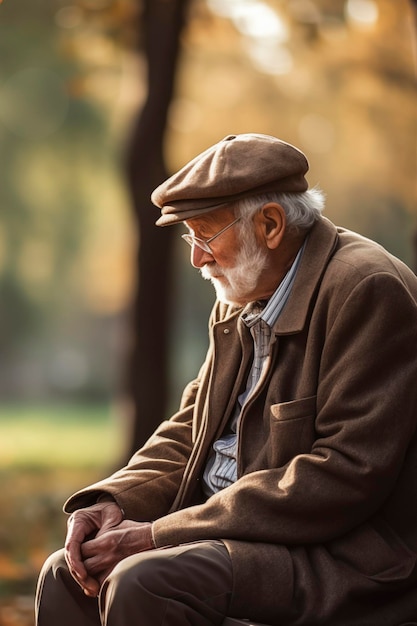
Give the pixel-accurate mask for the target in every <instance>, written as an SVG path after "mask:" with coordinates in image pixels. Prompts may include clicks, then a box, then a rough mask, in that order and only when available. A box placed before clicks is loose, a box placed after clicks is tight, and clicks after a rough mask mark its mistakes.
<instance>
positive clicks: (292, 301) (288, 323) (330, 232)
mask: <svg viewBox="0 0 417 626" xmlns="http://www.w3.org/2000/svg"><path fill="white" fill-rule="evenodd" d="M337 242H338V234H337V229H336V226H335V225H334V224H333V223H332V222H330V220H328V219H327V218H325V217H321V218H320V219H319V220H318V221H317V222H316V223H315V225H314V226H313V228H312V230H311V231H310V233H309V235H308V239H307V242H306V247H305V250H304V253H303V256H302V259H301V262H300V266H299V268H298V271H297V275H296V277H295V281H294V285H293V288H292V290H291V294H290V297H289V298H288V302H287V304H286V305H285V308H284V310H283V312H282V313H281V315H280V317H279V318H278V321H277V323H276V324H275V327H274V330H275V333H276V334H278V335H286V334H292V333H297V332H300V331H301V330H302V329H303V328H304V325H305V323H306V317H307V313H308V310H309V308H310V303H311V300H312V298H313V296H314V294H315V292H316V290H317V287H318V285H319V283H320V280H321V277H322V275H323V274H324V272H325V270H326V267H327V265H328V262H329V259H330V257H331V256H332V254H333V252H334V250H335V248H336V245H337Z"/></svg>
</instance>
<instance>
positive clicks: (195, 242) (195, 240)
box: [181, 217, 241, 254]
mask: <svg viewBox="0 0 417 626" xmlns="http://www.w3.org/2000/svg"><path fill="white" fill-rule="evenodd" d="M240 219H241V218H240V217H237V218H236V219H235V220H233V222H231V223H230V224H228V225H227V226H225V227H224V228H222V229H221V230H219V232H218V233H216V234H215V235H213V237H210V239H200V237H194V235H190V233H185V234H184V235H181V237H182V239H184V241H186V242H187V243H188V244H189V245H190V246H191V247H193V246H198V247H199V248H201V250H204V252H208V253H209V254H213V253H212V251H211V248H210V245H209V244H210V243H211V242H212V241H213V240H214V239H216V237H220V235H222V234H223V233H224V232H226V230H228V229H229V228H231V227H232V226H233V225H234V224H236V222H238V221H239V220H240Z"/></svg>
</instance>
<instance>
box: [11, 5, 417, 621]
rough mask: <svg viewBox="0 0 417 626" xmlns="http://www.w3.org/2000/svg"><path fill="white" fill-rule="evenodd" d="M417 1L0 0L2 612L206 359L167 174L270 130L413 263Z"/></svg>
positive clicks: (330, 206) (14, 610)
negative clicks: (81, 494) (79, 508)
mask: <svg viewBox="0 0 417 626" xmlns="http://www.w3.org/2000/svg"><path fill="white" fill-rule="evenodd" d="M413 6H414V5H413V2H412V1H411V0H396V2H392V0H264V1H263V0H188V1H185V0H153V1H152V2H151V1H150V0H142V1H141V0H72V1H71V0H30V1H29V0H3V2H1V0H0V58H1V63H0V164H1V168H0V475H1V481H2V483H1V491H0V626H13V625H17V624H18V625H20V626H25V625H31V624H33V618H32V604H33V589H34V584H35V580H36V575H37V572H38V570H39V567H40V565H41V563H42V561H43V560H44V558H45V557H46V556H47V554H48V553H49V552H50V551H51V550H53V549H55V548H58V547H60V545H61V544H62V541H63V537H64V533H65V516H64V515H63V514H62V512H61V508H62V504H63V501H64V500H65V499H66V497H68V496H69V495H70V494H71V493H72V492H73V491H74V490H76V489H77V488H79V487H82V486H84V485H85V484H88V483H90V482H92V481H93V480H96V479H99V478H101V477H103V476H104V475H106V474H107V473H108V472H110V471H112V470H113V469H115V468H116V467H117V466H118V465H120V463H124V462H125V461H126V460H127V458H128V457H129V455H130V453H131V452H132V451H133V450H134V449H135V448H136V447H137V446H138V445H140V444H141V443H142V442H143V440H144V439H146V437H147V436H148V434H149V432H151V431H152V430H153V428H154V427H155V425H156V424H157V423H159V421H161V419H164V418H165V417H168V416H169V415H170V414H171V413H172V412H173V411H175V409H176V406H177V404H178V401H179V398H180V394H181V390H182V387H183V385H184V384H185V383H186V382H187V381H188V380H190V379H191V378H192V377H194V376H195V374H196V373H197V370H198V367H199V365H200V363H201V360H202V358H203V357H204V352H205V349H206V345H207V338H206V327H207V317H208V314H209V311H210V308H211V305H212V302H213V291H212V288H211V286H210V285H209V284H208V283H207V282H205V281H202V280H201V279H200V278H199V276H198V273H197V272H196V271H195V270H193V269H192V268H191V267H190V265H189V262H188V255H189V249H188V248H187V246H186V244H184V243H183V242H182V241H181V239H180V237H179V235H180V234H181V232H182V230H183V229H182V228H181V227H180V226H179V227H177V226H175V227H171V228H169V229H158V228H157V227H155V226H154V222H155V220H156V219H157V217H158V210H157V209H156V208H155V207H152V205H151V203H150V201H149V194H150V192H151V191H152V189H153V188H154V187H155V186H156V185H157V184H159V182H162V180H163V179H164V178H165V177H166V176H167V175H168V174H170V173H172V172H173V171H175V170H176V169H178V168H179V167H181V166H182V165H183V164H184V163H185V162H186V161H188V160H189V159H191V158H192V157H194V156H195V155H196V154H197V153H198V152H200V151H202V150H204V149H205V148H206V147H208V146H209V145H211V144H213V143H215V142H216V141H219V140H220V139H222V138H223V137H224V136H226V135H228V134H230V133H241V132H261V133H267V134H272V135H276V136H278V137H280V138H282V139H284V140H286V141H289V142H290V143H293V144H295V145H297V146H298V147H299V148H301V149H302V150H303V151H304V152H305V153H306V154H307V156H308V158H309V161H310V172H309V175H308V179H309V182H310V185H311V186H314V185H319V186H320V187H321V188H322V189H323V190H324V191H325V193H326V196H327V209H326V215H327V216H328V217H329V218H330V219H332V220H333V221H334V222H336V223H337V224H338V225H341V226H345V227H347V228H352V229H354V230H356V231H358V232H360V233H361V234H363V235H365V236H367V237H370V238H372V239H375V240H376V241H378V242H380V243H381V244H382V245H384V246H385V247H386V248H387V249H388V250H389V251H390V252H392V253H393V254H395V255H396V256H398V257H399V258H401V259H402V260H403V261H405V262H406V263H407V264H408V265H409V266H410V267H412V268H413V269H414V271H415V270H416V267H417V255H416V246H417V238H416V229H417V220H416V216H417V210H416V54H415V47H416V46H415V42H416V20H415V14H414V11H413ZM157 310H161V314H160V316H158V314H157V313H155V311H157ZM155 342H156V343H155ZM149 344H150V345H149Z"/></svg>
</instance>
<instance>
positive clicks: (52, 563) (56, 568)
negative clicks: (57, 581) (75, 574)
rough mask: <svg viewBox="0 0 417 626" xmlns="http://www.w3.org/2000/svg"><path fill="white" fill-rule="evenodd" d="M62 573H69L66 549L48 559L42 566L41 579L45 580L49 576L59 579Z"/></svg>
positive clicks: (58, 551)
mask: <svg viewBox="0 0 417 626" xmlns="http://www.w3.org/2000/svg"><path fill="white" fill-rule="evenodd" d="M60 571H61V572H62V571H63V572H67V571H68V568H67V563H66V561H65V551H64V549H61V550H57V551H56V552H54V553H53V554H51V555H50V556H49V557H48V558H47V559H46V561H45V563H44V564H43V566H42V569H41V573H40V577H43V578H45V577H46V576H47V575H48V574H51V575H52V576H53V578H57V576H58V575H59V574H58V573H59V572H60Z"/></svg>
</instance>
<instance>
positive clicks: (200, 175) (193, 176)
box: [151, 133, 308, 226]
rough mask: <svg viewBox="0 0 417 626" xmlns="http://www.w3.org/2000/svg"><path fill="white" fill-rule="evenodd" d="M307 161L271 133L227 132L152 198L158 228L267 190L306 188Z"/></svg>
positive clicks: (287, 190)
mask: <svg viewBox="0 0 417 626" xmlns="http://www.w3.org/2000/svg"><path fill="white" fill-rule="evenodd" d="M307 171H308V161H307V159H306V157H305V155H304V154H303V153H302V152H301V151H300V150H298V148H295V147H294V146H292V145H291V144H289V143H286V142H285V141H281V140H280V139H277V138H276V137H272V136H270V135H261V134H256V133H245V134H241V135H228V136H227V137H225V138H224V139H222V140H221V141H219V142H218V143H216V144H214V146H211V147H210V148H208V149H207V150H205V151H204V152H202V153H201V154H199V155H198V156H196V157H195V158H194V159H192V160H191V161H190V162H189V163H187V164H186V165H184V167H182V168H181V169H180V170H179V171H178V172H177V173H176V174H173V175H172V176H171V177H170V178H168V179H167V180H166V181H165V182H163V183H162V184H161V185H159V187H157V188H156V189H155V190H154V191H153V193H152V196H151V199H152V202H153V203H154V204H155V205H156V206H157V207H159V208H160V209H161V217H160V218H159V219H158V220H157V222H156V224H157V225H158V226H168V225H169V224H175V223H176V222H182V221H184V220H187V219H191V218H193V217H198V216H199V215H202V214H203V213H208V212H209V211H213V210H214V209H217V208H220V207H222V206H224V205H226V204H229V203H231V202H234V201H236V200H239V199H241V198H245V197H248V196H253V195H257V194H260V193H265V192H269V191H278V192H288V193H291V192H292V193H295V192H301V191H305V190H306V189H307V188H308V183H307V181H306V179H305V177H304V176H305V174H306V172H307Z"/></svg>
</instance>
